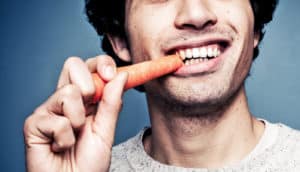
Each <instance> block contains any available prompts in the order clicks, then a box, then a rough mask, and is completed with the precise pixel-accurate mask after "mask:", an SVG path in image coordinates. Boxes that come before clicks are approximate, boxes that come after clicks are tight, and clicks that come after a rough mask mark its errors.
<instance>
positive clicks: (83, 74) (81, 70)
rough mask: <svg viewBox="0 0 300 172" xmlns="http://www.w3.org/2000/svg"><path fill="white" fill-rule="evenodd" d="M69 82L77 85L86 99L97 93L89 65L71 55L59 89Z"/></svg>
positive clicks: (65, 65) (60, 80)
mask: <svg viewBox="0 0 300 172" xmlns="http://www.w3.org/2000/svg"><path fill="white" fill-rule="evenodd" d="M67 84H75V85H77V86H78V87H79V88H80V90H81V93H82V96H83V97H84V99H85V100H88V99H89V98H91V97H92V96H93V95H94V93H95V86H94V82H93V79H92V75H91V73H90V72H89V69H88V67H87V65H86V64H85V63H84V62H83V61H82V60H81V59H80V58H78V57H70V58H68V59H67V60H66V62H65V64H64V67H63V69H62V72H61V75H60V77H59V80H58V84H57V88H58V89H59V88H61V87H63V86H64V85H67Z"/></svg>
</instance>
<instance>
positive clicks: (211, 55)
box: [207, 47, 213, 57]
mask: <svg viewBox="0 0 300 172" xmlns="http://www.w3.org/2000/svg"><path fill="white" fill-rule="evenodd" d="M207 56H208V57H213V50H212V48H211V47H209V48H208V49H207Z"/></svg>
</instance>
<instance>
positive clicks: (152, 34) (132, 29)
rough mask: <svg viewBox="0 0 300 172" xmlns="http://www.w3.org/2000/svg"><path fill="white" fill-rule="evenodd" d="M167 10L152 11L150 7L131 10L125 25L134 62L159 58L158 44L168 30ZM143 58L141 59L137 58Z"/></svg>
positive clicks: (168, 17) (168, 18)
mask: <svg viewBox="0 0 300 172" xmlns="http://www.w3.org/2000/svg"><path fill="white" fill-rule="evenodd" d="M167 14H168V10H158V9H156V10H154V9H153V8H151V7H140V8H135V9H134V10H132V12H131V14H129V17H128V21H127V23H126V26H128V27H127V28H126V31H127V36H128V38H129V41H130V45H131V47H130V49H131V53H132V55H133V56H135V57H136V58H135V59H136V60H135V62H139V61H143V60H148V59H150V57H157V56H160V44H159V43H160V42H162V40H163V39H164V35H165V33H167V32H168V30H170V28H171V27H170V22H169V24H168V21H170V14H169V15H167ZM140 56H144V57H143V59H141V58H139V57H140ZM145 58H147V59H145Z"/></svg>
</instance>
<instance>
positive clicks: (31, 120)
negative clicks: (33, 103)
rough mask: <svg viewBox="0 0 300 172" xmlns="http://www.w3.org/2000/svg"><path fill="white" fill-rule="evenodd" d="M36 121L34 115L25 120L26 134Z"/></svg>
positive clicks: (24, 130)
mask: <svg viewBox="0 0 300 172" xmlns="http://www.w3.org/2000/svg"><path fill="white" fill-rule="evenodd" d="M34 121H35V119H34V116H33V115H30V116H29V117H27V118H26V119H25V122H24V126H23V132H24V133H27V132H28V131H29V130H30V129H31V126H32V124H33V123H34Z"/></svg>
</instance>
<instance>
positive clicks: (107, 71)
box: [104, 66, 116, 78]
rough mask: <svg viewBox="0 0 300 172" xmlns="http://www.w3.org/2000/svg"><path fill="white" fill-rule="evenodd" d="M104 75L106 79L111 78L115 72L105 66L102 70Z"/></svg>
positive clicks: (110, 67)
mask: <svg viewBox="0 0 300 172" xmlns="http://www.w3.org/2000/svg"><path fill="white" fill-rule="evenodd" d="M104 73H105V76H106V77H108V78H113V77H114V76H115V74H116V70H115V68H113V67H112V66H106V67H105V69H104Z"/></svg>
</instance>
